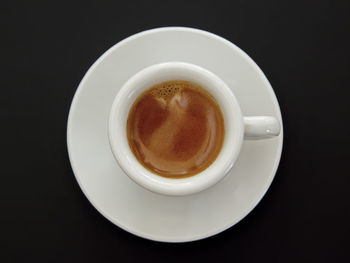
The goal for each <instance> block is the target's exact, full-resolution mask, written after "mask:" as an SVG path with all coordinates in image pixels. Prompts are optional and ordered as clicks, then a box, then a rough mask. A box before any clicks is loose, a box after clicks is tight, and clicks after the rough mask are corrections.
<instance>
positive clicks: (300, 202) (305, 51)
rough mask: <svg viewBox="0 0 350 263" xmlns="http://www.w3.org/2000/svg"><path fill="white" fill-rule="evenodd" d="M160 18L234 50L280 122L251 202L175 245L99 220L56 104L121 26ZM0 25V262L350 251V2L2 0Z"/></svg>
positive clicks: (236, 258) (319, 255)
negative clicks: (255, 73) (79, 178)
mask: <svg viewBox="0 0 350 263" xmlns="http://www.w3.org/2000/svg"><path fill="white" fill-rule="evenodd" d="M171 25H173V26H177V25H180V26H189V27H195V28H200V29H204V30H208V31H210V32H213V33H216V34H218V35H220V36H222V37H224V38H226V39H228V40H230V41H232V42H233V43H235V44H236V45H238V46H239V47H241V48H242V49H243V50H244V51H246V52H247V53H248V54H249V55H250V56H251V57H252V58H253V59H254V60H255V61H256V63H257V64H258V65H259V66H260V67H261V69H262V70H263V71H264V73H265V74H266V76H267V78H268V79H269V80H270V82H271V84H272V86H273V87H274V90H275V93H276V95H277V98H278V100H279V103H280V106H281V111H282V116H283V120H284V131H285V138H284V148H283V153H282V159H281V163H280V166H279V169H278V171H277V174H276V177H275V180H274V181H273V183H272V185H271V188H270V189H269V191H268V192H267V194H266V195H265V197H264V198H263V199H262V201H261V202H260V203H259V205H258V206H257V207H256V208H255V209H254V210H253V211H252V212H251V213H250V214H249V215H248V216H247V217H246V218H245V219H244V220H242V221H241V222H240V223H238V224H237V225H235V226H234V227H232V228H230V229H229V230H227V231H225V232H223V233H221V234H219V235H216V236H214V237H211V238H208V239H205V240H201V241H196V242H191V243H184V244H166V243H159V242H153V241H148V240H145V239H142V238H139V237H136V236H133V235H131V234H129V233H127V232H125V231H124V230H122V229H120V228H118V227H116V226H115V225H113V224H112V223H110V222H109V221H107V220H106V219H105V218H104V217H103V216H102V215H100V214H99V213H98V212H97V211H96V210H95V209H94V208H93V206H92V205H91V204H90V203H89V201H88V200H87V199H86V198H85V196H84V195H83V193H82V191H81V190H80V188H79V186H78V184H77V182H76V180H75V178H74V175H73V172H72V169H71V166H70V163H69V159H68V155H67V148H66V122H67V116H68V111H69V106H70V103H71V101H72V97H73V95H74V92H75V90H76V88H77V86H78V84H79V82H80V80H81V78H82V77H83V76H84V74H85V72H86V71H87V69H88V68H89V67H90V66H91V64H92V63H93V62H94V61H95V60H96V59H97V58H98V57H99V56H100V55H101V54H102V53H103V52H104V51H106V50H107V49H108V48H110V47H111V46H112V45H113V44H115V43H117V42H118V41H120V40H122V39H124V38H125V37H127V36H129V35H132V34H134V33H137V32H140V31H143V30H145V29H150V28H155V27H161V26H171ZM0 26H1V30H0V47H1V49H0V53H1V57H0V66H1V71H0V72H1V73H0V76H1V78H0V80H1V82H0V83H1V85H0V87H1V93H0V109H1V110H0V118H1V119H0V121H1V129H0V130H1V144H0V145H1V151H0V152H1V164H0V262H75V261H77V262H90V261H91V262H125V261H134V262H137V261H136V260H140V261H141V260H143V261H149V262H182V261H185V262H186V261H190V262H197V261H202V260H204V259H207V260H211V261H212V262H222V261H225V260H227V261H230V262H261V261H269V262H350V256H349V255H350V172H349V162H350V158H349V157H350V152H349V148H350V144H349V136H350V131H349V121H350V120H349V116H350V114H349V113H350V110H349V104H350V103H349V101H350V97H349V91H348V90H349V89H350V52H349V48H350V1H330V0H321V1H259V0H240V1H207V2H203V1H189V0H187V1H182V0H177V1H168V2H167V1H134V0H130V1H123V2H122V3H118V1H70V2H66V3H63V2H62V1H57V2H50V1H22V2H19V1H2V2H1V3H0ZM180 260H182V261H180Z"/></svg>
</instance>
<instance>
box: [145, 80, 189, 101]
mask: <svg viewBox="0 0 350 263" xmlns="http://www.w3.org/2000/svg"><path fill="white" fill-rule="evenodd" d="M185 87H187V84H186V83H184V82H180V81H171V82H163V83H160V84H158V85H155V86H153V87H152V90H151V94H152V96H154V97H156V98H161V99H164V100H169V99H171V98H172V97H173V96H174V95H175V94H177V93H180V92H181V90H182V89H183V88H185Z"/></svg>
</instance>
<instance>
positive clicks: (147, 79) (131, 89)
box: [108, 61, 244, 196]
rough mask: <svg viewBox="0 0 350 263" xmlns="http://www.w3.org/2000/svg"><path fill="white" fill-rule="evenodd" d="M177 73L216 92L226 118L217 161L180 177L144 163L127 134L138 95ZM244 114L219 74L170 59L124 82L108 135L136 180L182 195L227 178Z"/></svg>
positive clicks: (123, 165)
mask: <svg viewBox="0 0 350 263" xmlns="http://www.w3.org/2000/svg"><path fill="white" fill-rule="evenodd" d="M176 74H177V75H176ZM181 74H182V75H181ZM186 74H187V75H186ZM170 76H173V78H171V77H170ZM176 76H180V77H181V76H182V79H183V80H189V81H192V82H196V83H198V84H200V85H201V86H202V87H203V88H204V89H206V90H207V91H208V92H209V93H210V94H211V95H213V96H214V98H215V99H216V100H217V102H218V104H219V106H220V108H221V111H222V113H223V116H224V122H225V138H224V142H223V146H222V148H221V150H220V153H219V155H218V156H217V158H216V159H215V161H214V162H213V163H212V164H211V165H210V166H209V167H208V168H206V169H205V170H203V171H201V172H200V173H198V174H196V175H193V176H190V177H186V178H180V179H172V178H165V177H162V176H159V175H156V174H154V173H152V172H151V171H149V170H148V169H146V168H145V167H144V166H142V164H141V163H139V161H138V160H137V159H136V157H135V156H134V154H133V153H132V151H131V149H130V146H129V144H128V139H127V134H126V120H127V117H128V114H129V111H130V108H131V106H132V105H133V103H134V101H135V99H136V98H137V97H138V96H139V95H140V94H141V93H142V92H143V91H144V90H146V89H147V88H150V87H151V86H152V85H154V84H156V83H160V82H162V81H166V80H175V79H179V78H180V77H178V78H176ZM199 82H201V83H199ZM242 118H243V117H242V113H241V110H240V107H239V104H238V101H237V99H236V97H235V96H234V94H233V92H232V91H231V89H230V88H229V87H228V86H227V85H226V83H225V82H224V81H222V80H221V79H220V78H219V77H218V76H216V75H215V74H214V73H212V72H210V71H209V70H207V69H204V68H202V67H199V66H197V65H194V64H190V63H186V62H178V61H171V62H165V63H159V64H154V65H151V66H149V67H146V68H144V69H142V70H140V71H139V72H137V73H136V74H135V75H133V76H132V77H131V78H129V79H128V80H127V81H126V82H125V84H124V85H123V86H122V87H121V89H120V90H119V92H118V93H117V95H116V97H115V98H114V101H113V104H112V107H111V110H110V114H109V123H108V138H109V143H110V147H111V150H112V153H113V155H114V157H115V159H116V161H117V162H118V164H119V166H120V167H121V169H122V170H123V171H124V172H125V173H126V174H127V175H128V176H129V177H130V178H131V179H132V180H133V181H135V182H136V183H137V184H139V185H140V186H143V187H145V188H146V189H148V190H150V191H152V192H155V193H158V194H164V195H170V196H183V195H188V194H194V193H197V192H200V191H203V190H205V189H207V188H209V187H210V186H212V185H214V184H216V183H217V182H219V181H220V180H221V179H222V178H224V177H225V175H226V174H227V173H228V171H229V170H230V169H231V168H232V166H233V165H234V163H235V161H236V159H237V158H238V155H239V152H240V150H241V146H242V141H243V134H244V126H243V120H242ZM233 123H234V125H233ZM228 132H229V133H228Z"/></svg>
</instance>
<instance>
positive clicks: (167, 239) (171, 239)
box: [66, 27, 284, 243]
mask: <svg viewBox="0 0 350 263" xmlns="http://www.w3.org/2000/svg"><path fill="white" fill-rule="evenodd" d="M162 31H174V32H175V31H187V32H192V33H197V34H202V35H204V36H206V37H211V38H214V39H216V40H218V41H221V42H224V43H225V44H226V45H229V46H230V47H231V48H233V49H235V51H236V52H239V53H240V55H241V56H242V57H243V58H244V59H245V60H246V62H248V63H249V64H250V65H252V66H253V68H254V69H255V70H256V72H257V73H258V74H259V75H260V77H261V79H262V80H263V81H264V82H265V83H266V84H267V85H266V86H268V87H269V88H268V89H267V90H268V93H269V95H270V97H271V99H272V100H273V102H274V103H275V105H276V106H277V108H276V111H277V112H278V116H277V117H278V119H279V120H280V122H281V123H280V124H281V133H280V135H279V137H280V139H279V142H278V149H277V153H276V157H274V164H273V169H271V175H270V176H269V177H268V178H267V179H268V180H266V182H267V184H266V186H265V189H264V191H263V193H262V194H261V195H260V196H258V198H257V199H256V200H255V201H254V202H252V203H253V205H251V206H250V207H248V208H247V209H245V210H246V211H245V212H244V213H243V212H242V213H241V215H240V216H239V217H238V219H235V220H233V221H232V222H230V223H227V224H225V225H219V226H218V227H216V228H214V229H213V230H210V231H208V232H206V233H202V234H198V235H190V237H189V238H188V237H187V236H186V237H185V238H180V237H179V238H176V237H175V238H174V237H169V236H166V235H165V236H161V235H157V234H156V235H153V236H152V235H149V234H147V233H143V232H139V231H137V230H135V229H133V228H131V227H128V226H127V225H125V224H123V223H121V222H120V221H119V220H118V219H116V218H112V217H111V216H109V215H108V214H107V213H105V212H104V211H103V209H102V208H101V207H99V206H98V205H97V204H96V203H95V201H94V198H93V197H92V196H91V195H89V194H88V191H87V190H86V189H85V188H84V186H83V183H82V182H81V181H80V179H79V177H78V176H77V171H78V168H77V165H76V164H75V163H74V159H73V158H72V153H71V151H72V150H71V149H72V146H71V136H70V134H71V133H72V132H71V129H72V127H71V126H72V125H71V123H72V121H73V117H72V116H73V112H74V111H75V109H76V105H77V101H78V100H79V97H80V94H81V92H82V90H83V88H84V84H85V82H86V80H87V78H88V77H89V76H90V74H91V73H92V72H93V71H94V70H95V68H96V67H97V66H98V65H99V64H100V63H101V62H102V61H103V60H104V59H105V58H106V57H107V56H108V55H109V54H110V53H112V52H114V50H115V49H118V48H119V47H121V46H123V45H127V44H128V42H130V41H132V40H134V39H136V38H140V37H143V36H144V35H147V34H152V33H159V32H162ZM283 131H284V130H283V119H282V114H281V109H280V106H279V103H278V100H277V97H276V94H275V93H274V91H273V88H272V86H271V84H270V82H269V81H268V79H267V77H266V76H265V74H264V73H263V71H262V70H261V69H260V67H259V66H258V65H257V64H256V63H255V61H254V60H253V59H252V58H251V57H250V56H249V55H248V54H247V53H245V52H244V51H243V50H242V49H240V48H239V47H238V46H236V45H235V44H233V43H232V42H230V41H229V40H227V39H225V38H223V37H220V36H218V35H215V34H213V33H211V32H208V31H205V30H201V29H197V28H190V27H160V28H154V29H149V30H145V31H142V32H139V33H136V34H134V35H131V36H129V37H127V38H125V39H123V40H121V41H120V42H118V43H116V44H114V45H113V46H112V47H110V48H109V49H108V50H106V51H105V52H104V53H103V54H102V55H101V56H100V57H99V58H98V59H97V60H96V61H95V62H94V63H93V64H92V65H91V66H90V68H89V69H88V70H87V72H86V73H85V75H84V77H83V78H82V80H81V81H80V83H79V85H78V88H77V90H76V92H75V94H74V96H73V99H72V101H71V106H70V109H69V114H68V119H67V133H66V136H67V137H66V138H67V149H68V156H69V160H70V164H71V167H72V170H73V174H74V177H75V179H76V181H77V183H78V185H79V187H80V189H81V190H82V192H83V193H84V195H85V196H86V198H87V199H88V200H89V202H90V203H91V204H92V205H93V207H94V208H95V209H96V210H97V211H98V212H99V213H100V214H101V215H103V216H104V217H105V218H106V219H108V220H109V221H110V222H111V223H113V224H114V225H116V226H117V227H120V228H121V229H123V230H125V231H127V232H129V233H131V234H133V235H135V236H138V237H142V238H145V239H148V240H152V241H157V242H167V243H182V242H192V241H197V240H202V239H205V238H208V237H211V236H215V235H217V234H219V233H221V232H223V231H225V230H227V229H229V228H230V227H232V226H234V225H236V224H237V223H239V222H240V221H241V220H242V219H244V218H245V217H246V216H247V215H248V214H249V213H250V212H251V211H252V210H253V209H254V208H255V207H256V206H257V205H258V204H259V203H260V201H261V200H262V199H263V197H264V196H265V194H266V192H267V190H268V189H269V188H270V186H271V184H272V182H273V180H274V178H275V176H276V172H277V169H278V167H279V163H280V160H281V155H282V149H283ZM276 147H277V146H276ZM111 154H112V153H111ZM117 165H118V166H119V164H117ZM204 191H205V190H204ZM159 197H161V195H159Z"/></svg>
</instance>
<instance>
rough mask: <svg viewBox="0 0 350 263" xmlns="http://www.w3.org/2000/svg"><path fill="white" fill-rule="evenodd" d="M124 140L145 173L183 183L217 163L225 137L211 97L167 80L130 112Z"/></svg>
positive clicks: (144, 95)
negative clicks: (179, 180)
mask: <svg viewBox="0 0 350 263" xmlns="http://www.w3.org/2000/svg"><path fill="white" fill-rule="evenodd" d="M127 136H128V142H129V145H130V148H131V150H132V152H133V153H134V155H135V156H136V158H137V160H138V161H139V162H140V163H141V164H142V165H143V166H144V167H145V168H146V169H148V170H150V171H151V172H153V173H155V174H157V175H160V176H163V177H168V178H184V177H189V176H193V175H195V174H197V173H199V172H201V171H203V170H204V169H206V168H207V167H208V166H209V165H210V164H212V163H213V162H214V161H215V159H216V157H217V156H218V154H219V152H220V150H221V147H222V144H223V141H224V137H225V125H224V118H223V115H222V112H221V110H220V107H219V105H218V104H217V102H216V101H215V99H214V97H213V96H212V95H210V94H209V93H208V92H207V91H206V90H204V89H203V88H202V87H201V86H199V85H197V84H195V83H192V82H189V81H183V80H174V81H167V82H162V83H159V84H157V85H154V86H153V87H151V88H149V89H148V90H146V91H144V92H143V93H142V94H141V95H140V96H139V97H138V98H137V99H136V101H135V103H134V104H133V105H132V107H131V109H130V111H129V116H128V121H127Z"/></svg>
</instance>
